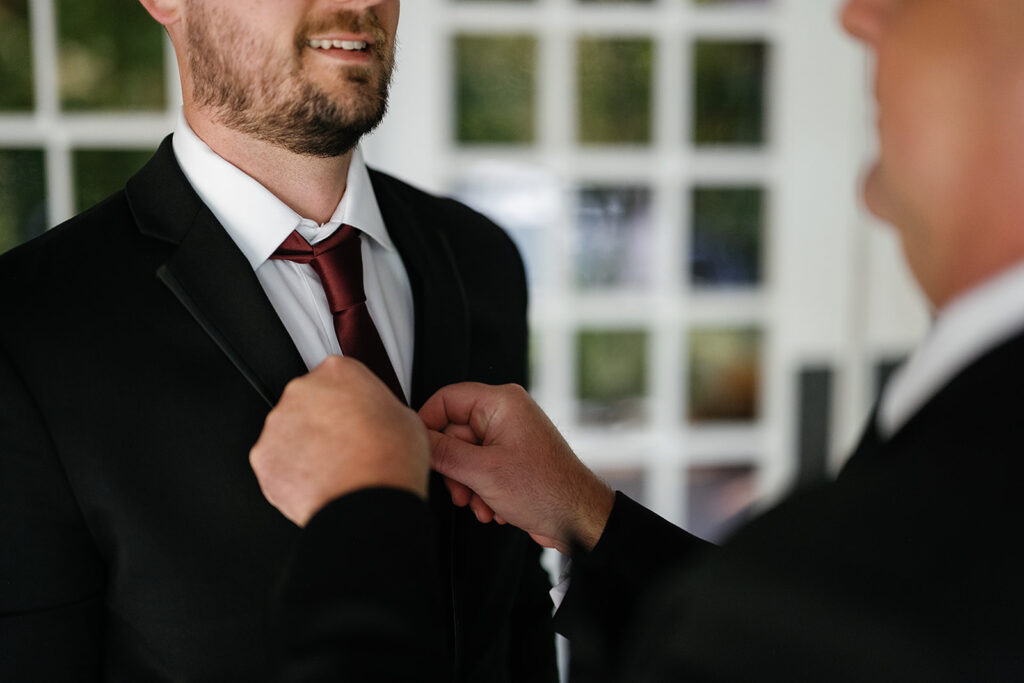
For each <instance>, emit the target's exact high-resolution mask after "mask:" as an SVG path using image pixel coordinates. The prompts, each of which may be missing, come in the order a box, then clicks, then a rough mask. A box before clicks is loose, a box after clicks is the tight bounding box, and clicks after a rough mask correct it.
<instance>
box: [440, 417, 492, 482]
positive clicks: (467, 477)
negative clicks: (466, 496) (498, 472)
mask: <svg viewBox="0 0 1024 683" xmlns="http://www.w3.org/2000/svg"><path fill="white" fill-rule="evenodd" d="M427 436H428V437H429V439H430V464H431V466H432V467H433V468H434V469H435V470H437V471H438V472H439V473H440V474H443V475H444V476H446V477H448V478H449V479H454V480H455V481H457V482H459V483H461V484H464V485H466V486H468V487H469V488H474V487H473V480H474V479H475V478H476V477H475V476H474V474H475V473H476V472H479V471H480V469H481V467H482V466H483V465H484V457H485V453H484V447H483V446H476V445H473V444H470V443H466V442H465V441H463V440H462V439H459V438H456V437H453V436H448V435H447V434H442V433H441V432H436V431H434V430H432V429H431V430H428V431H427Z"/></svg>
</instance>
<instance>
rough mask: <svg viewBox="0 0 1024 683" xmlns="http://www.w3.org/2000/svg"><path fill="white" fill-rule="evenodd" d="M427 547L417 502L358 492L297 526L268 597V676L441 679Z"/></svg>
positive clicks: (440, 640)
mask: <svg viewBox="0 0 1024 683" xmlns="http://www.w3.org/2000/svg"><path fill="white" fill-rule="evenodd" d="M440 587H441V583H440V580H439V578H438V572H437V558H436V545H435V543H434V534H433V529H432V526H431V521H430V514H429V511H428V508H427V506H426V504H425V503H424V502H423V501H422V500H421V499H420V498H418V497H417V496H416V495H414V494H412V493H409V492H404V491H397V490H393V489H366V490H362V491H357V492H355V493H352V494H349V495H347V496H344V497H342V498H340V499H338V500H335V501H333V502H331V503H330V504H328V505H327V506H326V507H325V508H324V509H323V510H321V511H320V512H319V513H318V514H317V515H315V516H314V517H313V518H312V519H311V520H310V522H309V524H308V525H307V527H306V528H305V529H304V530H303V532H302V534H301V536H300V539H299V542H298V545H297V547H296V549H295V552H294V555H293V557H292V560H291V563H290V567H289V570H288V573H287V575H286V577H285V579H284V581H283V583H282V585H281V589H280V591H279V593H278V595H277V596H276V600H275V604H274V610H273V611H274V614H273V615H272V620H273V623H274V626H275V628H276V630H277V633H276V636H275V638H274V639H273V642H274V643H275V644H276V645H275V647H276V648H277V651H276V652H275V655H276V659H277V661H278V662H279V668H278V680H282V681H318V680H324V681H328V680H330V681H333V680H338V679H339V677H341V676H343V677H344V678H345V680H350V681H375V682H376V681H384V682H389V681H394V682H396V683H397V682H399V681H409V680H417V681H426V682H428V683H429V682H431V681H444V680H448V678H449V676H448V665H449V661H450V660H449V655H448V644H447V643H446V642H445V639H444V635H443V634H444V633H446V631H445V629H444V628H443V624H442V618H441V607H440V595H441V588H440Z"/></svg>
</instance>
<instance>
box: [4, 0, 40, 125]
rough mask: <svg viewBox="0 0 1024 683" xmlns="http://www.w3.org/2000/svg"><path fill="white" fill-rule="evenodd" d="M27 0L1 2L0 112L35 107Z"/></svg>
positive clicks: (5, 0)
mask: <svg viewBox="0 0 1024 683" xmlns="http://www.w3.org/2000/svg"><path fill="white" fill-rule="evenodd" d="M33 99H34V98H33V93H32V44H31V38H30V35H29V24H28V0H0V109H6V110H15V111H17V110H26V109H31V108H32V105H33Z"/></svg>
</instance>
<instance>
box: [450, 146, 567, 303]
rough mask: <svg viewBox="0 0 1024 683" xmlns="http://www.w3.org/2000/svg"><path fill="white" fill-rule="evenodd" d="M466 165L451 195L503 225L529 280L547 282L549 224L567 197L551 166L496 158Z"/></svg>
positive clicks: (533, 282) (539, 282) (538, 283)
mask: <svg viewBox="0 0 1024 683" xmlns="http://www.w3.org/2000/svg"><path fill="white" fill-rule="evenodd" d="M465 170H466V179H465V180H461V181H458V182H456V183H455V184H454V186H453V187H452V195H453V196H454V197H455V198H456V199H458V200H460V201H462V202H465V203H466V204H468V205H469V206H471V207H473V208H474V209H476V210H477V211H479V212H480V213H482V214H484V215H485V216H487V217H488V218H490V219H491V220H493V221H494V222H495V223H497V224H498V225H500V226H501V227H502V228H503V229H504V230H505V231H506V232H507V233H508V234H509V236H511V237H512V240H513V241H514V242H515V243H516V247H518V249H519V254H520V256H522V258H523V262H524V265H525V266H526V276H527V278H528V279H529V282H530V286H531V287H538V286H543V285H544V272H545V269H546V267H547V257H548V254H547V251H546V249H545V243H546V240H547V230H548V229H549V228H550V227H551V226H552V225H555V224H556V223H557V222H558V220H559V219H560V218H559V217H560V211H561V206H560V205H561V201H562V198H561V191H560V190H559V184H558V182H557V180H556V179H555V177H554V176H553V175H552V173H551V171H549V170H547V169H544V168H540V167H535V166H532V165H518V164H513V163H506V162H497V161H496V162H486V163H480V164H475V165H474V166H472V167H470V168H467V169H465Z"/></svg>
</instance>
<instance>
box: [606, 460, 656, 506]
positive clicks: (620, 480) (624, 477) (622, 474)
mask: <svg viewBox="0 0 1024 683" xmlns="http://www.w3.org/2000/svg"><path fill="white" fill-rule="evenodd" d="M597 476H599V477H601V479H603V480H604V483H606V484H608V485H609V486H611V487H612V489H614V490H616V491H622V492H623V493H625V494H626V495H627V496H629V497H630V498H632V499H633V500H635V501H636V502H638V503H640V504H641V505H642V504H644V498H645V495H646V494H645V488H646V487H645V486H644V471H643V470H642V469H641V468H639V467H622V468H617V469H600V470H597Z"/></svg>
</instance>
